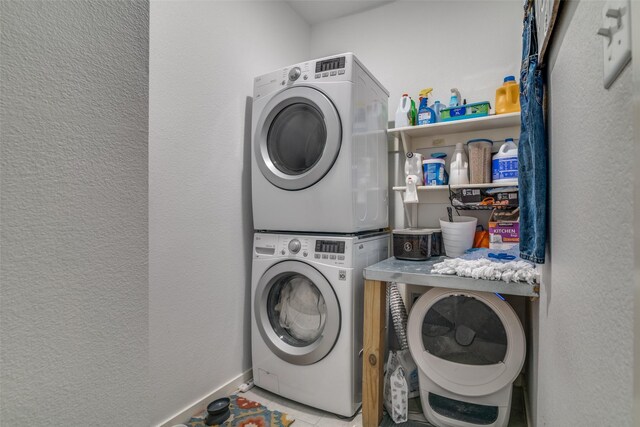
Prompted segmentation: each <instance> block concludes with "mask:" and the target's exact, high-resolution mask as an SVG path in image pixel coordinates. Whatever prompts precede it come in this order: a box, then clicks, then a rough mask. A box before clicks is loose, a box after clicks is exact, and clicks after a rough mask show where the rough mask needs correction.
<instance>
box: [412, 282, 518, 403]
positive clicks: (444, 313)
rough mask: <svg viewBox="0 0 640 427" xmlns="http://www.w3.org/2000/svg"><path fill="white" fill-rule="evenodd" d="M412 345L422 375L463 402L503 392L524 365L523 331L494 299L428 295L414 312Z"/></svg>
mask: <svg viewBox="0 0 640 427" xmlns="http://www.w3.org/2000/svg"><path fill="white" fill-rule="evenodd" d="M408 339H409V347H410V349H411V353H412V355H413V356H414V359H415V361H416V364H418V366H419V367H420V369H421V370H422V371H423V372H424V373H425V374H426V375H427V376H428V377H429V378H431V380H433V381H434V382H435V383H436V384H438V385H439V386H440V387H443V388H444V389H446V390H449V391H451V392H453V393H457V394H460V395H463V396H484V395H487V394H490V393H494V392H496V391H498V390H501V389H502V388H503V387H505V386H506V385H507V384H509V383H511V382H512V381H513V380H514V379H515V378H516V376H517V375H518V373H519V372H520V369H521V368H522V364H523V363H524V355H525V341H524V331H523V330H522V325H520V321H519V320H518V317H517V316H516V314H515V312H514V311H513V309H512V308H511V307H510V306H509V305H508V304H507V303H506V302H505V301H502V300H501V299H499V298H498V297H497V296H496V295H494V294H488V293H479V292H469V291H452V290H447V289H432V290H430V291H428V292H427V293H425V294H424V295H423V296H422V297H420V299H419V300H418V301H416V303H415V304H414V306H413V308H412V312H411V315H410V318H409V326H408Z"/></svg>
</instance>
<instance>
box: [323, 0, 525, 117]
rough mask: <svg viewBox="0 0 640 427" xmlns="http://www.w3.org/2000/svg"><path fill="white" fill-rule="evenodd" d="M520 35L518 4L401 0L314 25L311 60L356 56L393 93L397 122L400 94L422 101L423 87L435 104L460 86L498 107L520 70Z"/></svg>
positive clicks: (391, 101)
mask: <svg viewBox="0 0 640 427" xmlns="http://www.w3.org/2000/svg"><path fill="white" fill-rule="evenodd" d="M480 16H481V17H482V19H481V20H478V17H480ZM453 28H457V29H458V30H456V31H453V30H452V29H453ZM521 33H522V2H519V1H455V2H451V1H428V2H427V1H398V2H392V3H389V4H386V5H384V6H381V7H378V8H376V9H372V10H368V11H365V12H362V13H358V14H355V15H349V16H346V17H344V18H339V19H335V20H332V21H328V22H324V23H321V24H317V25H314V26H313V27H312V33H311V56H312V57H320V56H326V55H331V54H335V53H340V52H345V51H351V52H355V53H356V54H357V55H358V58H360V59H361V60H362V62H363V63H364V64H365V65H366V66H367V68H369V69H370V70H371V72H372V73H373V74H374V75H375V76H376V77H377V78H378V79H379V80H380V81H381V82H382V84H383V85H384V86H385V87H386V88H387V89H388V90H389V92H390V93H391V94H390V95H389V120H395V113H396V109H397V108H398V102H399V100H400V97H401V95H402V94H403V93H404V92H407V93H409V94H410V95H411V96H412V97H413V99H414V100H415V101H416V102H418V92H419V91H420V90H422V89H424V88H426V87H433V88H434V92H433V97H432V98H430V99H431V101H430V102H433V101H435V100H436V99H437V100H440V102H444V103H448V102H449V98H450V96H451V92H450V89H451V88H453V87H456V88H458V89H459V90H460V92H461V94H462V97H463V98H466V99H467V101H468V102H478V101H487V100H488V101H490V102H491V106H492V107H493V106H494V105H493V104H494V103H495V102H494V101H495V93H496V88H497V87H498V86H500V85H502V78H503V77H504V76H506V75H509V74H517V73H518V72H519V70H520V34H521Z"/></svg>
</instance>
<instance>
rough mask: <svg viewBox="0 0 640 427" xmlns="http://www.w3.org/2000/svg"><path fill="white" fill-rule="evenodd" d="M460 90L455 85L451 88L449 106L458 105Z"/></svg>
mask: <svg viewBox="0 0 640 427" xmlns="http://www.w3.org/2000/svg"><path fill="white" fill-rule="evenodd" d="M461 98H462V97H461V96H460V91H459V90H458V89H456V88H455V87H454V88H452V89H451V99H450V100H449V108H452V107H459V106H460V99H461Z"/></svg>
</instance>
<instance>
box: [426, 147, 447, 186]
mask: <svg viewBox="0 0 640 427" xmlns="http://www.w3.org/2000/svg"><path fill="white" fill-rule="evenodd" d="M442 154H444V153H434V154H432V155H431V158H430V159H426V160H423V161H422V167H423V169H424V185H427V186H431V185H446V184H447V179H448V174H447V171H446V169H445V164H446V161H445V159H444V158H443V157H440V155H442ZM444 156H445V157H446V154H444Z"/></svg>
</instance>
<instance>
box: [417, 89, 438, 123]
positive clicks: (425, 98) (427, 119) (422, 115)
mask: <svg viewBox="0 0 640 427" xmlns="http://www.w3.org/2000/svg"><path fill="white" fill-rule="evenodd" d="M432 91H433V88H431V87H428V88H426V89H422V90H421V91H420V98H419V99H420V107H419V108H418V125H426V124H429V123H435V122H436V113H435V111H433V110H432V109H431V107H429V94H430V93H431V92H432Z"/></svg>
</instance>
